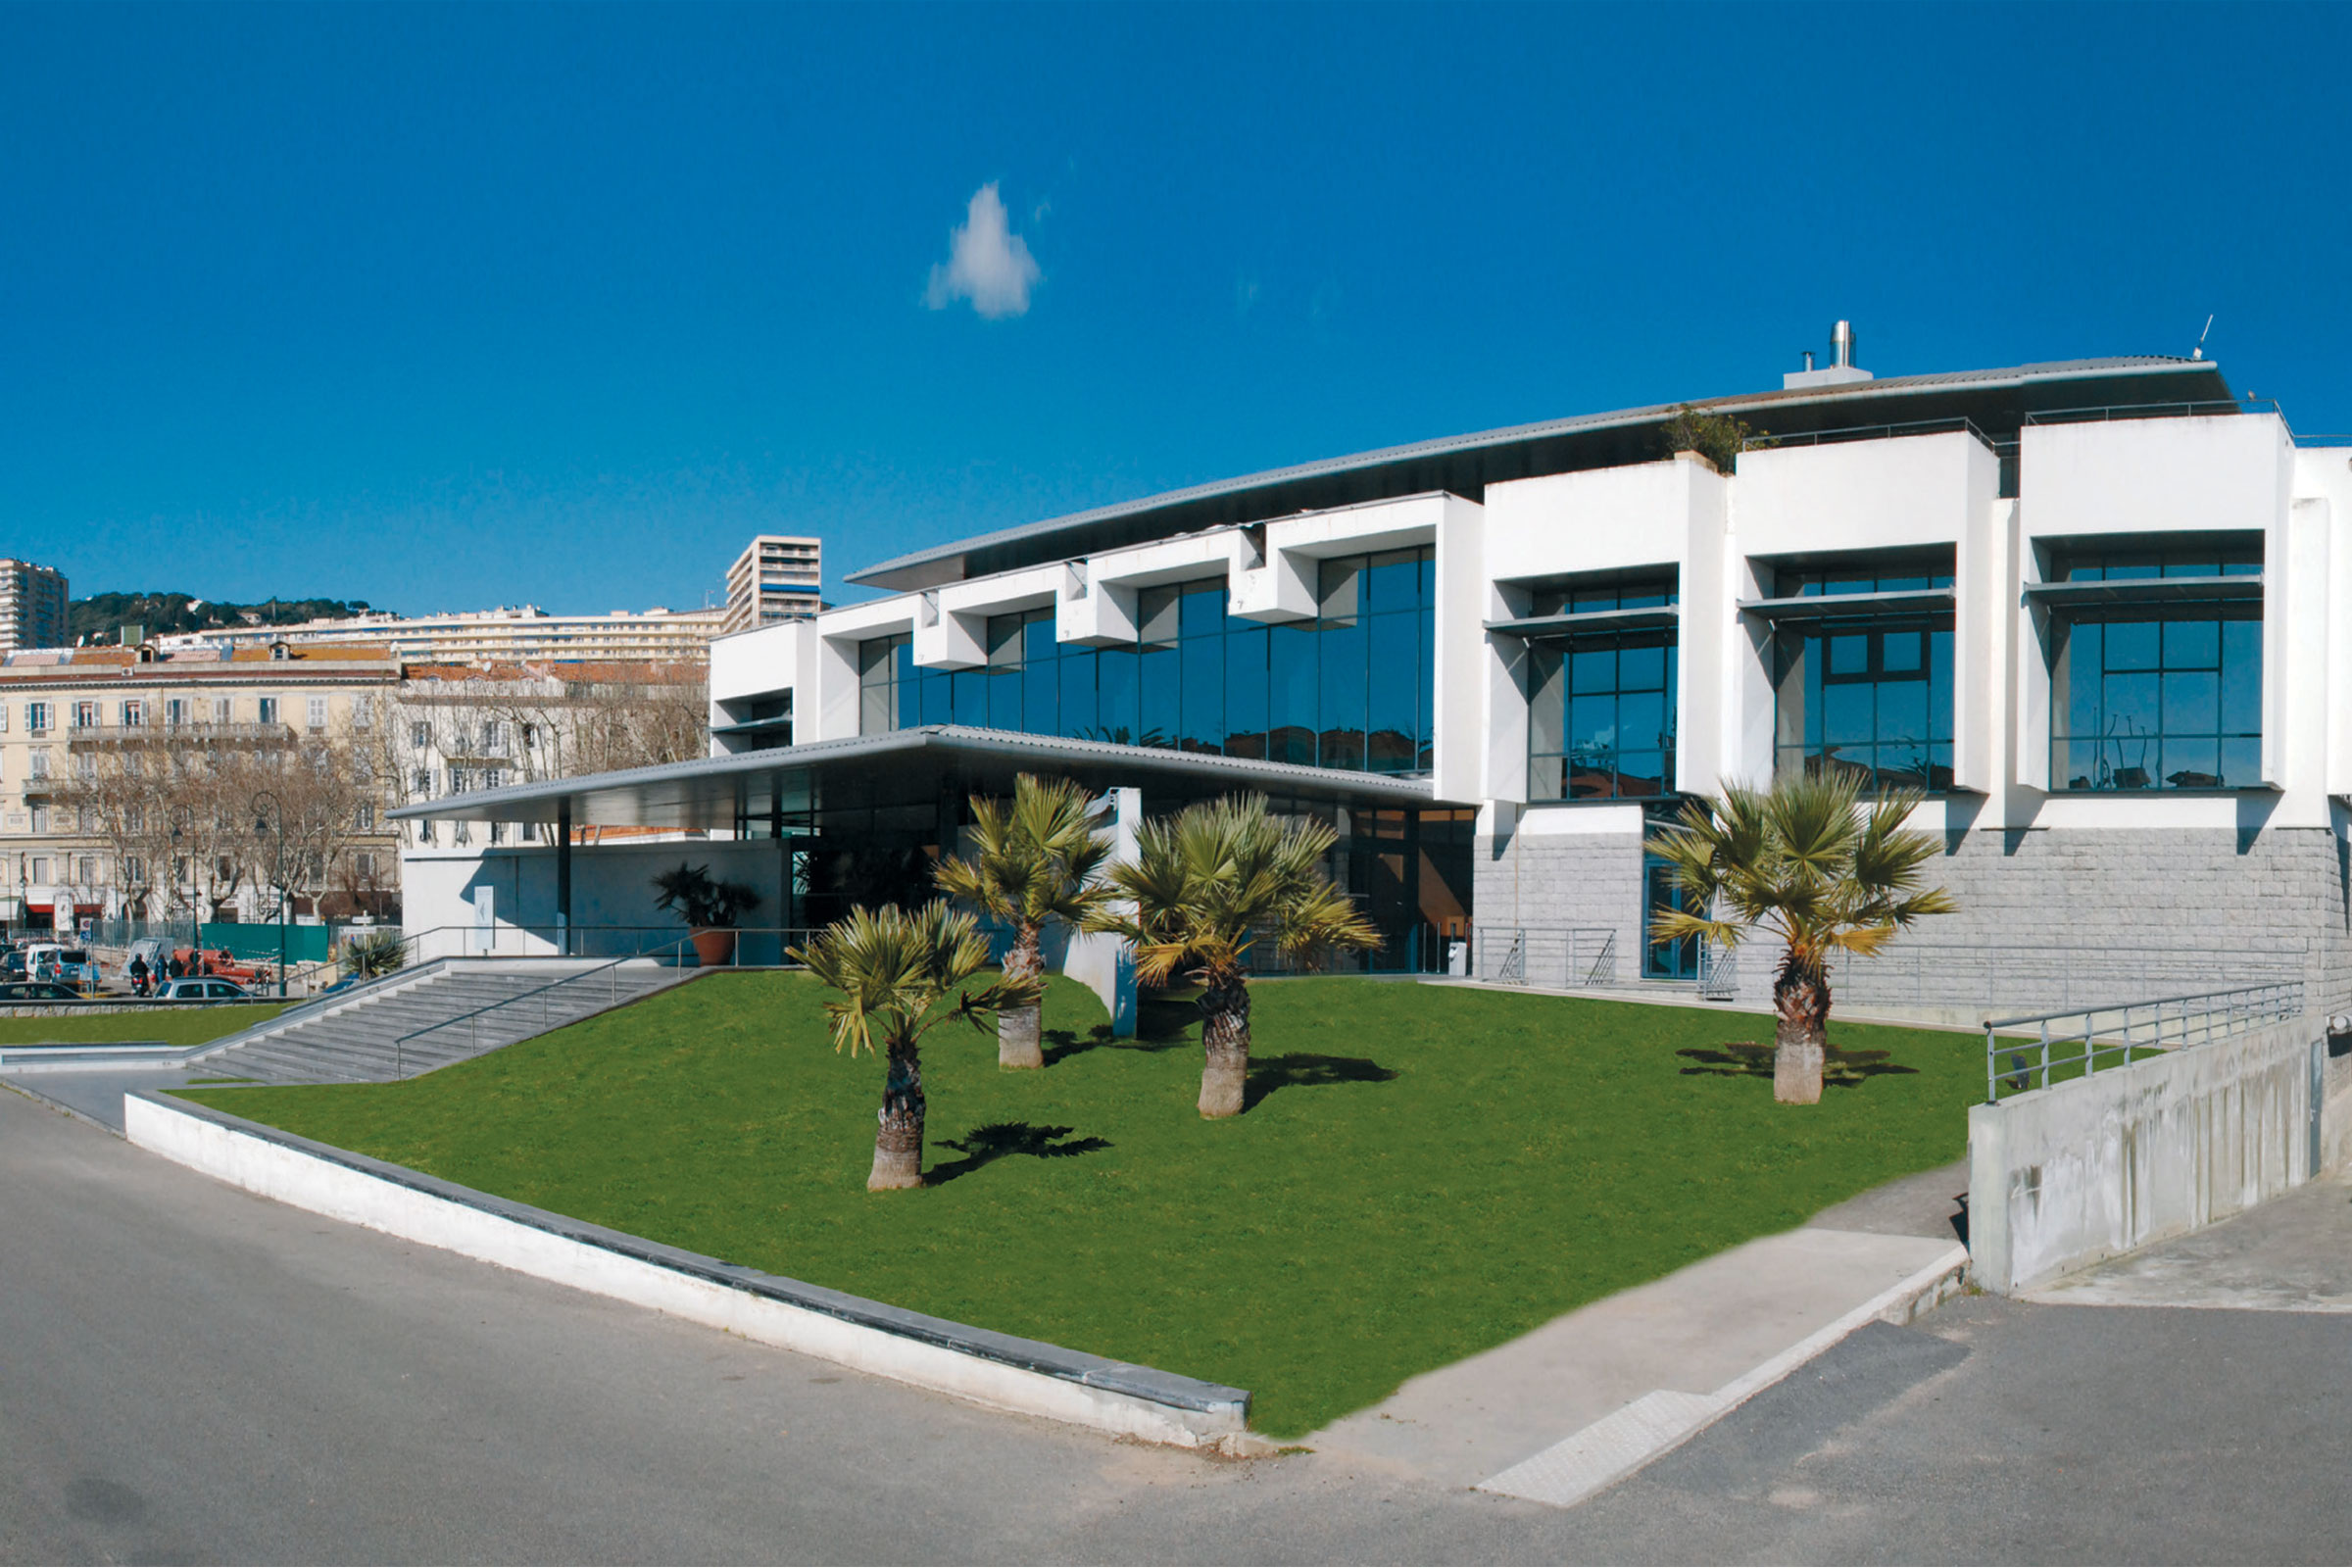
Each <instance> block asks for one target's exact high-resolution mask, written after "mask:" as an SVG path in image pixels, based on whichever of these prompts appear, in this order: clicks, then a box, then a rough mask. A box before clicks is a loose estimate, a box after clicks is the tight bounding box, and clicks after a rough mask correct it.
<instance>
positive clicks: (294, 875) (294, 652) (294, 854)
mask: <svg viewBox="0 0 2352 1568" xmlns="http://www.w3.org/2000/svg"><path fill="white" fill-rule="evenodd" d="M399 673H400V666H399V664H398V663H397V662H394V661H392V660H390V659H388V658H385V657H383V656H382V655H380V654H377V653H375V652H373V651H370V650H365V649H334V648H301V649H296V648H279V649H277V650H274V651H273V650H270V649H267V648H264V649H256V650H248V651H242V652H236V653H233V654H231V655H229V656H228V657H225V658H223V657H221V656H219V655H217V654H214V655H209V656H208V655H204V654H190V653H180V654H172V655H164V654H159V653H158V652H157V651H156V650H154V649H152V648H149V649H132V650H124V649H115V648H106V649H52V650H41V651H35V652H30V653H16V654H12V655H10V656H8V658H7V662H6V663H5V664H4V665H0V911H4V912H5V915H6V918H7V920H8V922H9V924H10V925H11V926H12V927H20V928H21V927H25V926H32V927H35V928H39V927H46V926H51V925H54V924H61V923H62V924H69V925H70V924H71V923H72V922H73V920H74V919H77V918H87V917H101V916H103V917H122V916H127V917H131V918H146V919H154V918H165V917H177V918H187V917H189V916H191V915H192V916H194V917H197V918H202V919H235V918H273V917H274V916H275V914H276V912H277V904H278V900H279V895H278V893H277V891H276V890H277V889H278V888H279V887H281V886H282V887H283V888H285V889H286V893H287V897H288V899H289V902H290V904H291V912H293V913H294V914H296V915H319V914H326V915H335V914H352V913H360V912H375V913H396V912H397V907H398V903H397V901H398V888H399V866H398V853H397V848H396V845H397V841H396V838H395V836H394V835H393V833H392V832H391V831H390V830H389V829H388V828H387V827H386V825H385V824H384V823H383V821H382V815H381V813H382V811H383V810H384V809H386V808H387V807H388V806H389V805H391V804H393V800H392V797H391V796H390V794H389V788H390V783H391V781H390V780H389V779H387V778H386V777H385V776H384V769H383V767H382V766H381V765H380V763H379V761H378V758H379V757H380V755H381V744H380V743H381V739H382V731H383V726H384V724H385V722H386V716H387V714H388V712H389V708H388V699H389V697H390V695H391V693H392V691H393V689H394V688H395V687H396V686H397V684H398V680H399ZM281 828H282V830H283V832H282V836H281V832H280V830H281Z"/></svg>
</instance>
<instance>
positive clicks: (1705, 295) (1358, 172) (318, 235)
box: [0, 6, 2352, 612]
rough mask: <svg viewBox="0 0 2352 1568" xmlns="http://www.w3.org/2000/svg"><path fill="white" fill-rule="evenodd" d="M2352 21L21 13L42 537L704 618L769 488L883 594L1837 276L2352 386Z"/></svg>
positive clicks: (1866, 296) (75, 549)
mask: <svg viewBox="0 0 2352 1568" xmlns="http://www.w3.org/2000/svg"><path fill="white" fill-rule="evenodd" d="M2347 44H2352V9H2348V8H2340V7H2339V8H2332V9H2318V10H2298V9H2292V8H2285V7H2252V6H2246V7H2235V8H2229V9H2198V10H2187V9H2164V8H2152V7H2131V8H2128V9H2109V8H2100V7H2091V6H2037V7H2033V8H2027V9H2015V10H2011V9H1992V8H1972V9H1927V8H1920V7H1893V6H1887V7H1870V8H1862V7H1854V8H1845V9H1835V10H1785V9H1777V8H1770V7H1762V6H1741V7H1738V8H1734V9H1729V10H1715V9H1704V8H1686V7H1670V6H1656V7H1642V8H1623V9H1602V8H1599V7H1567V6H1563V7H1545V8H1537V7H1500V6H1496V7H1483V8H1467V7H1457V8H1447V9H1417V8H1409V7H1381V8H1378V9H1369V10H1358V9H1350V8H1343V7H1339V6H1314V7H1304V8H1295V9H1281V10H1259V9H1244V8H1227V7H1211V6H1187V7H1182V8H1177V9H1170V10H1155V9H1151V8H1148V7H1135V6H1102V7H1090V8H1086V9H1076V10H1056V9H1043V8H1024V9H1018V10H998V9H984V8H979V7H955V8H951V9H944V10H932V9H919V8H908V7H882V6H874V7H862V8H857V9H845V10H831V11H802V10H789V9H781V8H760V9H692V8H687V7H682V6H672V7H662V8H659V9H646V10H636V9H627V8H620V7H599V8H595V9H585V10H566V9H558V8H552V7H532V8H525V9H511V10H509V9H498V8H495V7H478V6H467V7H454V6H437V7H432V8H422V9H401V8H383V9H370V8H366V7H342V6H338V7H331V8H328V7H320V8H312V9H293V8H263V7H244V8H239V9H234V10H221V11H214V10H205V9H201V8H195V7H172V8H170V9H162V10H139V9H133V8H125V7H95V6H82V7H73V8H56V9H10V10H0V149H5V152H0V475H4V476H5V493H4V497H0V506H4V508H5V510H4V512H0V551H5V552H9V553H16V554H22V555H27V556H29V557H31V558H32V559H34V560H39V561H46V562H52V563H54V564H58V565H60V566H61V567H63V568H64V569H65V570H66V571H67V572H68V573H69V574H70V575H71V577H72V578H73V583H74V591H75V592H76V593H87V592H91V591H95V590H100V589H107V588H183V589H186V590H188V591H192V592H196V593H200V594H204V595H207V596H211V597H221V598H235V599H258V598H262V597H265V596H267V595H270V594H285V595H311V594H324V595H330V596H341V597H355V598H362V599H368V600H370V601H372V602H374V603H376V604H378V605H380V606H386V607H390V608H395V609H401V610H406V611H410V612H430V611H434V610H440V609H466V608H476V607H481V606H487V605H492V604H501V603H519V602H524V601H529V602H534V603H538V604H541V605H544V606H546V607H547V608H549V609H554V610H584V611H601V610H609V609H618V608H642V607H644V606H648V605H652V604H657V603H662V604H668V605H671V606H673V607H675V606H685V605H694V604H700V603H702V602H704V599H705V597H706V595H709V594H715V593H718V592H720V591H721V587H720V578H721V575H722V573H723V571H724V569H725V566H726V564H727V562H728V561H729V560H731V559H732V558H733V556H734V554H735V553H736V551H737V550H739V549H740V548H741V546H742V542H743V540H744V538H745V537H747V536H748V535H749V534H751V533H753V532H755V531H759V530H762V529H770V530H781V531H791V532H814V533H819V534H822V535H823V536H824V538H825V543H826V551H827V558H828V568H829V569H828V576H829V577H830V578H833V579H835V580H836V581H837V579H838V576H839V574H840V573H841V572H843V571H845V570H848V569H852V568H854V567H856V566H858V565H861V564H869V563H871V562H873V561H876V560H879V559H882V558H884V557H887V556H890V555H893V554H896V553H898V552H900V551H902V550H906V549H911V548H914V547H917V546H919V545H923V544H928V543H934V542H938V541H942V540H946V539H952V538H956V537H958V536H961V535H963V534H967V533H973V532H979V531H982V530H985V529H989V528H994V527H1002V526H1005V525H1007V524H1010V523H1015V522H1020V521H1025V520H1029V519H1031V518H1035V517H1040V516H1050V515H1055V514H1058V513H1062V512H1067V511H1072V510H1076V509H1079V508H1082V507H1087V506H1094V505H1099V504H1102V503H1104V502H1108V501H1114V500H1120V499H1125V498H1129V497H1133V496H1137V495H1142V494H1147V493H1150V492H1152V491H1155V490H1159V489H1164V488H1169V487H1172V486H1177V485H1182V484H1189V483H1195V482H1198V481H1201V480H1205V479H1211V478H1216V477H1220V476H1225V475H1229V474H1234V473H1241V472H1247V471H1250V470H1251V469H1255V468H1260V467H1265V466H1274V465H1278V464H1284V463H1291V462H1299V461H1303V460H1307V459H1312V458H1318V457H1328V456H1333V455H1337V454H1340V453H1345V452H1351V451H1356V450H1361V449H1364V448H1368V447H1374V446H1379V445H1384V444H1387V443H1391V442H1396V441H1403V440H1411V439H1415V438H1420V437H1427V436H1436V435H1445V434H1452V433H1456V432H1460V431H1465V430H1472V429H1479V428H1483V427H1487V426H1491V425H1496V424H1505V423H1513V422H1517V421H1521V420H1527V419H1536V418H1544V417H1553V416H1558V415H1565V414H1573V413H1579V412H1585V411H1590V410H1595V409H1606V408H1615V407H1621V406H1625V405H1630V404H1637V403H1644V402H1651V401H1661V400H1671V399H1675V398H1682V397H1701V396H1709V395H1714V394H1719V393H1728V392H1735V391H1741V390H1749V389H1754V388H1758V387H1766V386H1775V385H1778V384H1779V376H1780V374H1781V373H1782V371H1784V370H1786V369H1789V368H1794V367H1795V366H1796V363H1797V356H1798V353H1799V351H1800V350H1802V349H1804V348H1807V347H1814V348H1821V347H1825V346H1826V338H1827V335H1828V328H1829V324H1830V322H1831V320H1832V319H1835V318H1838V317H1840V316H1843V317H1849V318H1851V319H1853V320H1854V321H1855V323H1856V327H1857V331H1858V333H1859V335H1860V342H1861V349H1862V353H1861V360H1862V362H1863V363H1864V364H1865V365H1866V366H1868V367H1869V368H1872V369H1874V370H1877V371H1879V372H1880V373H1882V374H1896V373H1909V372H1916V371H1925V370H1935V369H1945V368H1963V367H1970V366H1980V365H1999V364H2011V363H2016V362H2020V361H2026V360H2042V359H2061V358H2069V357H2074V356H2079V355H2096V354H2138V353H2186V352H2187V350H2188V348H2189V347H2190V345H2191V344H2192V343H2193V342H2194V341H2195V340H2196V336H2197V333H2198V331H2199V329H2200V328H2201V327H2202V326H2203V324H2204V321H2205V318H2206V316H2207V314H2208V313H2212V314H2214V315H2215V316H2216V318H2217V319H2216V321H2215V324H2214V328H2213V337H2212V341H2211V344H2210V346H2209V352H2210V353H2211V354H2212V356H2213V357H2214V358H2216V359H2217V360H2219V362H2220V363H2221V365H2222V366H2223V368H2224V369H2225V370H2226V371H2227V372H2228V373H2229V376H2230V378H2231V380H2232V381H2233V383H2234V384H2235V385H2236V386H2237V388H2238V389H2239V390H2240V391H2247V390H2251V391H2253V392H2256V393H2259V394H2261V395H2263V396H2266V397H2277V398H2278V399H2280V400H2281V401H2282V402H2283V404H2284V406H2285V410H2286V413H2287V416H2288V417H2289V419H2290V420H2291V421H2292V422H2293V423H2294V425H2295V426H2296V427H2297V429H2298V430H2303V431H2344V430H2352V380H2348V379H2347V377H2346V375H2345V373H2344V372H2345V370H2346V368H2347V367H2348V366H2352V290H2348V289H2347V287H2346V284H2345V269H2344V261H2343V258H2344V257H2345V255H2346V254H2347V250H2348V247H2347V239H2348V238H2352V235H2348V234H2347V228H2348V227H2352V203H2348V202H2347V201H2346V196H2347V178H2348V176H2347V172H2346V169H2345V166H2344V162H2343V152H2344V149H2345V147H2346V146H2347V145H2352V134H2348V132H2352V123H2348V122H2352V95H2347V94H2346V93H2345V92H2344V91H2343V90H2342V86H2343V76H2342V65H2341V62H2342V61H2343V60H2344V59H2345V58H2346V46H2347ZM989 186H993V187H994V189H995V192H996V193H997V197H996V199H998V200H1001V202H1002V211H1003V226H1002V229H1001V230H992V229H991V227H990V219H991V217H992V216H993V215H992V214H991V213H990V212H989V211H987V210H986V199H983V211H982V212H981V213H980V215H979V221H978V223H977V224H976V225H973V231H972V233H971V235H969V236H967V238H966V240H965V242H964V251H963V262H962V265H961V266H960V267H958V266H957V265H956V260H955V253H954V252H953V251H952V239H951V235H952V231H953V230H955V229H956V228H957V227H958V226H959V225H970V224H971V223H972V219H973V207H972V204H973V202H974V200H975V197H976V195H978V194H979V193H980V192H981V191H982V190H983V188H984V187H989ZM1016 238H1017V240H1018V242H1019V248H1018V249H1016V248H1015V246H1014V244H1013V241H1014V240H1015V239H1016ZM1022 251H1025V253H1026V256H1027V259H1028V265H1027V266H1026V267H1025V268H1024V267H1023V266H1022V265H1021V263H1020V261H1019V256H1020V253H1021V252H1022ZM850 596H853V597H854V596H855V591H854V590H853V591H851V595H850Z"/></svg>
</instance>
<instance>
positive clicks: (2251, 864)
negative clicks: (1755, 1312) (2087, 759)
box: [1476, 827, 2352, 1013]
mask: <svg viewBox="0 0 2352 1568" xmlns="http://www.w3.org/2000/svg"><path fill="white" fill-rule="evenodd" d="M2348 873H2352V867H2348V866H2347V859H2346V853H2345V846H2344V841H2343V840H2342V839H2340V838H2339V837H2338V836H2337V835H2336V834H2335V833H2333V832H2332V831H2329V830H2327V829H2325V828H2278V827H2274V828H2267V829H2264V830H2262V831H2260V832H2253V831H2246V832H2243V833H2241V832H2237V831H2232V830H2229V829H2204V830H2198V829H2163V830H2153V829H2151V830H2136V829H2114V828H2097V829H2090V828H2084V829H2043V828H2034V829H2023V830H2003V829H1997V828H1995V829H1978V830H1974V831H1970V832H1965V833H1955V834H1953V835H1951V836H1950V838H1949V839H1948V840H1947V847H1946V852H1945V854H1944V855H1942V856H1941V857H1939V858H1937V859H1936V860H1935V861H1933V862H1932V863H1931V866H1930V869H1929V875H1930V877H1931V878H1932V879H1933V880H1934V881H1935V882H1936V884H1938V885H1940V886H1942V887H1943V888H1945V889H1946V890H1947V891H1949V892H1950V894H1951V895H1952V897H1953V899H1954V900H1955V901H1957V902H1958V904H1959V906H1960V908H1959V911H1958V912H1957V913H1954V914H1950V915H1941V916H1936V917H1935V918H1932V919H1929V920H1926V921H1923V922H1921V924H1920V925H1919V926H1918V927H1916V928H1915V930H1914V931H1913V932H1912V933H1911V934H1909V935H1906V936H1903V937H1900V938H1898V939H1896V940H1895V941H1894V942H1893V943H1891V944H1889V946H1888V947H1887V951H1886V953H1885V954H1884V955H1883V956H1879V957H1876V958H1871V959H1852V960H1848V961H1846V962H1845V963H1843V964H1841V965H1840V966H1839V969H1838V973H1837V975H1836V978H1835V980H1834V988H1835V991H1836V994H1837V997H1838V1001H1840V1002H1842V1003H1846V1004H1851V1005H1879V1006H1886V1007H1924V1008H1941V1009H1946V1010H1950V1009H1962V1008H1979V1009H1984V1010H1987V1011H1992V1012H2006V1013H2019V1012H2034V1011H2042V1010H2048V1009H2055V1008H2059V1007H2072V1006H2082V1005H2091V1004H2095V1003H2109V1002H2120V1001H2128V1000H2133V999H2139V998H2149V997H2156V996H2169V995H2179V994H2182V993H2187V992H2194V991H2203V990H2215V989H2221V988H2225V987H2233V986H2240V985H2249V984H2256V983H2262V982H2268V981H2274V980H2301V981H2303V982H2304V984H2305V987H2306V996H2305V1005H2306V1006H2307V1007H2310V1008H2314V1009H2322V1010H2327V1011H2343V1010H2347V1009H2348V1008H2352V927H2348V926H2347V905H2348V901H2347V898H2346V884H2347V881H2348V880H2352V874H2348ZM1476 891H1477V899H1478V903H1477V906H1476V912H1477V918H1478V921H1479V925H1480V927H1481V929H1482V930H1483V931H1486V932H1488V933H1490V934H1492V933H1495V932H1497V931H1499V930H1501V929H1504V928H1510V927H1547V928H1568V927H1577V926H1607V927H1610V928H1612V929H1615V930H1616V931H1617V932H1618V933H1619V935H1618V947H1617V953H1618V964H1617V980H1618V983H1619V984H1629V983H1632V982H1634V981H1636V980H1637V979H1638V978H1639V976H1640V973H1641V967H1640V961H1639V953H1640V948H1639V944H1640V942H1641V940H1642V931H1641V921H1642V908H1641V904H1642V849H1641V843H1640V840H1639V839H1638V838H1637V837H1635V836H1634V835H1631V834H1605V835H1603V834H1589V835H1577V836H1569V837H1532V836H1528V835H1524V834H1523V835H1520V836H1519V837H1517V838H1516V839H1513V838H1512V837H1509V836H1503V837H1498V838H1488V839H1481V840H1480V841H1479V842H1478V849H1477V890H1476ZM1777 957H1778V955H1777V953H1775V952H1772V951H1768V950H1766V949H1765V948H1764V947H1763V946H1762V945H1761V944H1750V945H1748V946H1746V947H1743V948H1742V949H1741V951H1740V958H1739V979H1740V1001H1741V1002H1743V1003H1757V1004H1760V1003H1763V1002H1766V1001H1768V1000H1769V999H1770V995H1771V981H1772V969H1773V965H1774V963H1775V962H1776V961H1777ZM1531 978H1534V979H1535V980H1536V982H1537V983H1539V984H1541V983H1544V980H1543V977H1542V976H1533V977H1531Z"/></svg>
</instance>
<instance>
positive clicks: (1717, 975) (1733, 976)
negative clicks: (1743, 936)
mask: <svg viewBox="0 0 2352 1568" xmlns="http://www.w3.org/2000/svg"><path fill="white" fill-rule="evenodd" d="M1698 995H1699V999H1700V1000H1701V1001H1704V1002H1737V1001H1739V1000H1740V950H1739V949H1738V948H1727V947H1725V946H1724V945H1723V944H1722V943H1720V942H1707V941H1704V940H1702V941H1701V942H1700V943H1699V945H1698Z"/></svg>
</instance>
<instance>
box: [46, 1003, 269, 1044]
mask: <svg viewBox="0 0 2352 1568" xmlns="http://www.w3.org/2000/svg"><path fill="white" fill-rule="evenodd" d="M279 1011H280V1005H279V1004H278V1003H274V1002H271V1003H267V1004H263V1003H256V1004H255V1005H252V1006H250V1007H189V1006H174V1005H172V1004H170V1003H159V1004H158V1005H155V1006H152V1007H142V1008H140V1009H139V1010H138V1011H136V1012H104V1013H99V1014H97V1015H96V1016H94V1017H87V1018H75V1017H71V1016H66V1017H52V1018H12V1017H9V1016H8V1015H7V1014H6V1012H5V1011H0V1046H51V1045H75V1046H88V1045H107V1044H111V1043H113V1042H115V1041H118V1040H160V1041H162V1042H163V1043H164V1044H165V1045H168V1046H200V1045H203V1044H204V1043H205V1042H206V1041H208V1040H219V1039H221V1037H222V1036H224V1035H233V1034H235V1033H236V1032H237V1031H238V1030H240V1029H250V1028H252V1027H253V1026H254V1025H255V1024H257V1023H266V1022H268V1021H269V1020H270V1019H271V1018H274V1017H276V1016H277V1015H278V1012H279Z"/></svg>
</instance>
